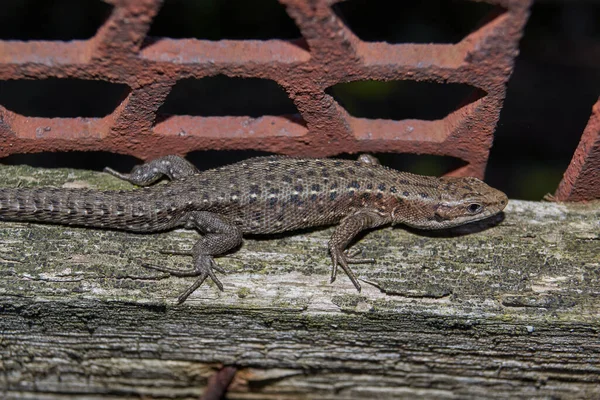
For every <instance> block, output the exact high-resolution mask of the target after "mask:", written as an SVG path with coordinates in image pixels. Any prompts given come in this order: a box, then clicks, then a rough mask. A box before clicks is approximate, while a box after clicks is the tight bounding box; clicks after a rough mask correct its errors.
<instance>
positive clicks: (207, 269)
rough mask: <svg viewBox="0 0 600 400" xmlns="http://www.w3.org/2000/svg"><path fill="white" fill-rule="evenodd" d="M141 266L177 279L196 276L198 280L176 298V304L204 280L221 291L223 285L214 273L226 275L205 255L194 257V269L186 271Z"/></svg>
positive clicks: (182, 300)
mask: <svg viewBox="0 0 600 400" xmlns="http://www.w3.org/2000/svg"><path fill="white" fill-rule="evenodd" d="M169 253H170V254H184V255H189V254H191V253H190V252H169ZM142 266H144V267H146V268H151V269H154V270H157V271H161V272H166V273H168V274H170V275H173V276H177V277H190V276H197V277H198V279H196V281H195V282H194V283H193V284H192V285H191V286H190V287H189V288H187V289H186V290H185V291H184V292H183V293H182V294H181V295H180V296H179V297H178V298H177V304H181V303H183V302H184V301H185V300H186V299H187V298H188V297H189V296H190V295H191V294H192V293H193V292H194V291H195V290H196V289H198V288H199V287H200V286H201V285H202V284H203V283H204V281H205V280H206V278H210V279H211V280H212V281H213V282H214V283H215V285H216V286H217V287H218V288H219V290H221V291H223V284H222V283H221V281H220V280H219V278H217V276H216V275H215V273H214V271H217V272H220V273H222V274H224V273H226V272H225V270H224V269H223V268H221V267H219V266H218V265H217V263H216V262H215V260H214V259H213V258H212V257H211V256H207V255H199V256H195V260H194V267H193V268H191V269H187V270H181V269H178V268H170V267H162V266H158V265H152V264H142Z"/></svg>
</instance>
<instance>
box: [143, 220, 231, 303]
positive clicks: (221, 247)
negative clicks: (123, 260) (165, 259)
mask: <svg viewBox="0 0 600 400" xmlns="http://www.w3.org/2000/svg"><path fill="white" fill-rule="evenodd" d="M184 218H186V219H187V221H186V222H187V223H189V224H191V225H193V226H195V227H196V228H197V229H198V230H199V231H200V232H201V233H202V237H201V238H200V240H198V241H197V242H196V244H195V245H194V247H193V248H192V250H191V251H163V253H171V254H179V255H190V256H192V258H193V260H194V265H193V267H192V268H190V269H186V270H181V269H177V268H169V267H159V266H156V265H149V264H144V267H147V268H152V269H155V270H157V271H162V272H166V273H168V274H171V275H173V276H178V277H191V276H195V277H197V279H196V281H195V282H194V283H193V284H192V285H191V286H190V287H189V288H187V289H186V290H185V291H184V292H183V293H182V294H181V295H180V296H179V298H178V299H177V303H178V304H181V303H183V302H184V301H185V300H186V299H187V298H188V297H189V296H190V295H191V294H192V293H193V292H194V291H195V290H196V289H198V288H199V287H200V286H201V285H202V284H203V283H204V281H205V280H206V278H210V279H211V280H212V281H213V282H214V283H215V285H216V286H217V287H218V288H219V290H221V291H222V290H223V284H222V283H221V281H220V280H219V278H217V276H216V275H215V272H214V271H217V272H221V273H225V271H224V270H223V269H222V268H220V267H219V266H218V265H217V263H216V262H215V261H214V258H213V256H215V255H218V254H223V253H225V252H227V251H229V250H231V249H233V248H235V247H237V246H239V245H240V244H241V243H242V232H241V231H240V229H239V228H238V227H237V226H235V225H233V224H231V223H230V222H229V221H227V220H226V219H224V218H223V217H222V216H221V215H219V214H216V213H211V212H208V211H194V212H190V213H188V214H187V215H186V216H185V217H184Z"/></svg>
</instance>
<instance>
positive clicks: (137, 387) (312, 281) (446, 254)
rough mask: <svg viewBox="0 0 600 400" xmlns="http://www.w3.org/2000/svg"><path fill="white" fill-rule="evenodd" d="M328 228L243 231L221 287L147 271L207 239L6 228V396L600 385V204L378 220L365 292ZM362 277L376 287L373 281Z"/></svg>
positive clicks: (20, 177) (588, 390)
mask: <svg viewBox="0 0 600 400" xmlns="http://www.w3.org/2000/svg"><path fill="white" fill-rule="evenodd" d="M44 185H54V186H63V187H92V188H100V189H118V188H128V187H130V186H129V185H127V184H125V183H122V182H120V181H118V180H116V179H114V178H112V177H109V176H108V175H106V174H101V173H96V172H88V171H75V170H43V169H32V168H29V167H1V168H0V186H13V187H14V186H44ZM331 232H332V230H331V229H324V230H318V231H312V232H301V233H297V234H294V235H287V236H279V237H276V238H270V239H269V240H265V239H262V238H253V239H250V240H246V241H245V243H244V245H243V246H242V248H241V249H240V250H239V251H237V252H235V253H232V254H230V255H227V256H226V257H222V258H220V259H218V262H219V264H220V265H221V266H222V267H224V268H225V269H227V271H228V274H227V275H225V276H221V278H222V282H223V284H224V285H225V291H224V292H219V291H218V289H217V288H216V287H215V286H214V285H211V284H209V285H205V286H203V287H201V288H200V289H199V290H198V291H196V292H195V293H194V294H193V295H192V296H191V297H190V299H189V300H188V301H187V302H185V303H184V304H183V305H176V304H175V301H176V297H177V295H178V294H179V293H181V291H183V290H184V289H185V288H186V287H187V286H188V285H189V284H191V281H192V279H184V278H174V277H169V276H167V275H165V274H162V273H159V272H156V271H151V270H148V269H145V268H143V267H141V266H140V262H141V261H148V262H152V263H156V264H162V265H168V266H181V267H186V266H188V265H189V262H190V259H189V258H187V257H184V256H171V255H165V254H161V253H160V250H161V249H187V248H189V247H191V246H192V245H193V243H194V241H195V239H196V238H197V233H195V232H193V231H184V230H178V231H174V232H166V233H161V234H154V235H139V234H132V233H126V232H115V231H108V230H92V229H83V228H72V227H60V226H52V225H39V224H25V223H2V224H0V277H1V279H0V369H1V371H2V374H0V390H1V391H0V392H1V393H3V396H4V397H5V398H26V399H28V398H31V399H33V398H36V399H62V398H90V399H96V398H105V397H106V396H111V398H115V399H121V398H122V399H125V398H131V397H136V398H137V397H139V396H151V397H152V398H189V397H194V396H199V395H200V394H201V393H202V390H203V388H204V387H205V385H206V382H207V379H208V377H209V376H210V375H211V374H212V373H214V371H215V370H216V369H218V368H219V366H220V365H234V366H236V367H238V368H239V372H238V374H237V376H236V378H235V380H234V383H233V385H232V387H231V390H230V392H229V394H228V398H231V399H259V398H260V399H265V398H266V399H268V398H291V399H294V398H306V397H310V398H316V397H318V398H324V399H328V398H331V399H333V398H336V399H337V398H344V399H359V398H365V397H378V398H414V397H415V396H420V397H426V398H437V399H450V398H478V397H485V398H506V397H512V398H548V397H552V396H554V397H559V398H598V397H600V340H599V337H598V334H599V330H600V305H599V304H600V301H599V300H598V296H599V295H600V203H589V204H585V205H582V204H578V205H576V204H569V205H568V204H558V203H541V202H525V201H511V202H510V204H509V205H508V207H507V209H506V212H505V216H502V217H500V218H496V219H495V220H493V221H485V222H482V223H479V224H474V225H471V226H468V227H462V228H458V229H455V230H453V231H452V232H443V233H423V232H416V231H409V230H406V229H403V228H385V229H381V230H376V231H373V232H370V233H368V234H367V235H365V237H364V238H363V239H362V240H360V242H359V243H358V245H357V246H359V247H360V248H361V249H362V251H363V253H364V255H365V256H369V257H371V256H374V257H376V258H377V263H376V264H374V265H357V266H355V267H354V268H355V272H356V273H357V274H358V275H359V276H360V277H361V278H362V279H363V280H364V283H363V291H362V292H361V293H358V292H357V291H356V290H355V289H354V287H353V286H352V284H351V283H350V281H349V280H348V279H347V277H346V276H345V275H343V274H340V275H339V276H338V279H337V280H336V282H334V283H333V284H330V283H329V273H330V260H329V257H328V254H327V250H326V249H327V247H326V243H327V240H328V237H329V235H330V234H331ZM367 282H370V283H367Z"/></svg>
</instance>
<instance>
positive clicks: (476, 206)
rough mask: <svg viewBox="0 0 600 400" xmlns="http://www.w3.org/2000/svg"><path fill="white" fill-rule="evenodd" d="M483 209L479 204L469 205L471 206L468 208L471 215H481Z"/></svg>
mask: <svg viewBox="0 0 600 400" xmlns="http://www.w3.org/2000/svg"><path fill="white" fill-rule="evenodd" d="M482 209H483V207H481V204H477V203H472V204H469V206H468V207H467V210H468V211H469V212H470V213H471V214H477V213H479V212H480V211H481V210H482Z"/></svg>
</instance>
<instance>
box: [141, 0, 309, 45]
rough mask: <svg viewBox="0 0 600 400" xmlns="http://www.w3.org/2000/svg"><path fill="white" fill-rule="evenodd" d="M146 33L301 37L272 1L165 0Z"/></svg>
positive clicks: (212, 37)
mask: <svg viewBox="0 0 600 400" xmlns="http://www.w3.org/2000/svg"><path fill="white" fill-rule="evenodd" d="M174 21H176V22H174ZM148 35H149V36H157V37H170V38H196V39H206V40H221V39H237V40H243V39H256V40H265V39H296V38H299V37H301V34H300V31H299V30H298V27H297V26H296V25H295V24H294V21H293V20H292V19H291V18H290V17H289V16H288V15H287V13H286V12H285V8H284V7H283V6H282V5H281V4H280V3H279V2H277V1H276V0H253V1H247V0H228V1H223V0H202V1H198V0H166V1H165V4H164V5H163V7H162V8H161V10H160V12H159V14H158V15H157V16H156V18H155V19H154V22H153V24H152V27H151V28H150V32H149V33H148Z"/></svg>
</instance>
